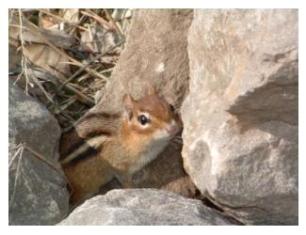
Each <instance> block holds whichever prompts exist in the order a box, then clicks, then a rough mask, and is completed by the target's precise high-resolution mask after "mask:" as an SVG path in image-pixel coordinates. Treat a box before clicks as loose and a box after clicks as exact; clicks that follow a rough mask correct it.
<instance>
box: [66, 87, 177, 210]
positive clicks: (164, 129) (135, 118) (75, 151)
mask: <svg viewBox="0 0 306 235" xmlns="http://www.w3.org/2000/svg"><path fill="white" fill-rule="evenodd" d="M122 103H123V111H122V112H121V113H116V114H106V113H99V112H89V113H87V114H86V115H84V117H83V118H82V119H80V121H79V122H78V123H77V124H76V125H75V127H74V129H73V130H71V131H69V132H68V133H65V134H64V135H63V136H62V140H61V144H60V153H61V158H60V161H61V164H62V166H63V169H64V172H65V175H66V176H67V178H68V181H69V184H70V187H71V202H72V204H78V203H80V202H82V201H83V200H84V199H86V198H88V197H90V196H91V195H93V194H95V193H97V192H98V191H99V188H100V187H101V186H103V185H105V184H106V183H108V182H109V181H110V180H112V179H113V178H117V180H119V181H120V183H122V185H124V186H131V185H129V184H130V179H131V176H132V175H133V174H134V173H135V172H137V171H139V170H140V169H142V168H143V167H144V166H146V165H147V164H148V163H150V162H151V161H152V160H154V159H155V158H156V157H157V156H158V154H159V153H160V152H162V150H163V149H164V148H165V147H166V146H167V144H168V143H169V142H170V140H171V139H172V138H173V137H174V136H175V135H176V134H177V133H178V132H179V131H180V130H181V128H182V123H181V120H180V118H179V115H178V114H177V113H176V112H175V110H174V108H173V107H172V106H171V105H170V104H168V103H167V102H166V100H165V99H164V98H163V97H161V96H159V95H158V94H157V93H156V92H155V91H153V92H152V91H151V92H150V93H149V94H147V95H145V96H144V97H143V98H141V99H139V100H134V99H133V98H132V97H131V96H130V95H125V96H124V97H123V100H122Z"/></svg>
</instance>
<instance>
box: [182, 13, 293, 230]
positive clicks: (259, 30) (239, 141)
mask: <svg viewBox="0 0 306 235" xmlns="http://www.w3.org/2000/svg"><path fill="white" fill-rule="evenodd" d="M188 42H189V44H188V53H189V58H190V86H189V87H190V93H189V95H188V96H187V98H186V100H185V101H184V103H183V107H182V116H183V117H182V118H183V122H184V132H183V140H184V146H183V159H184V167H185V169H186V170H187V172H188V173H189V175H190V176H191V178H192V179H193V181H194V183H195V184H196V186H197V187H198V188H199V189H200V190H201V192H202V194H204V195H207V196H208V197H210V198H211V199H212V200H214V201H215V203H217V204H219V206H221V207H223V208H224V209H225V210H226V211H227V212H228V213H230V214H232V215H234V216H235V217H237V218H239V220H241V221H243V222H244V223H250V224H297V223H298V175H297V174H298V126H297V125H298V112H297V110H298V102H297V101H298V12H297V10H195V13H194V20H193V23H192V26H191V27H190V31H189V38H188Z"/></svg>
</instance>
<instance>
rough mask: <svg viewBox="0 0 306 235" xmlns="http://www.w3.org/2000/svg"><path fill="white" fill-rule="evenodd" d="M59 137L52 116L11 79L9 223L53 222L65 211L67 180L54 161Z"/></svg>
mask: <svg viewBox="0 0 306 235" xmlns="http://www.w3.org/2000/svg"><path fill="white" fill-rule="evenodd" d="M59 137H60V128H59V126H58V124H57V122H56V120H55V118H54V117H52V116H51V115H50V114H49V112H48V111H47V110H46V108H44V107H43V106H42V105H41V104H39V103H38V102H37V101H35V100H34V99H33V98H31V97H29V96H26V95H25V94H24V92H23V91H22V90H20V89H19V88H18V87H16V86H15V85H13V83H12V82H10V85H9V164H10V165H9V224H11V225H38V224H55V223H57V222H59V221H60V220H61V219H62V218H63V217H64V216H65V215H66V214H67V213H68V199H69V195H68V192H67V190H66V182H65V179H64V177H63V173H62V172H61V170H60V169H59V165H58V164H57V162H56V160H57V158H58V152H57V142H58V139H59ZM41 158H43V159H45V160H42V159H41Z"/></svg>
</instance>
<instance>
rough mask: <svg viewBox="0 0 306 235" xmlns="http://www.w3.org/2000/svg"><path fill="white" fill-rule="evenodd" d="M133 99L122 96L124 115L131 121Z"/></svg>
mask: <svg viewBox="0 0 306 235" xmlns="http://www.w3.org/2000/svg"><path fill="white" fill-rule="evenodd" d="M134 102H135V101H134V99H133V98H132V96H130V95H127V94H125V95H124V96H123V107H124V115H125V116H126V117H127V118H128V119H129V120H131V119H132V117H133V109H134Z"/></svg>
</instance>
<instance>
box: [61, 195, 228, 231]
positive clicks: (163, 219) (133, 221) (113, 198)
mask: <svg viewBox="0 0 306 235" xmlns="http://www.w3.org/2000/svg"><path fill="white" fill-rule="evenodd" d="M230 224H233V222H231V221H230V219H228V218H226V217H225V216H223V215H222V214H221V213H219V212H216V211H214V210H213V209H211V208H208V207H206V206H204V205H203V204H202V203H201V201H199V200H194V199H186V198H184V197H182V196H179V195H177V194H174V193H170V192H166V191H162V190H156V189H125V190H112V191H110V192H108V193H107V194H106V195H104V196H96V197H94V198H92V199H89V200H87V201H86V202H85V203H84V204H82V205H81V206H79V207H78V208H76V209H75V210H74V211H73V212H72V213H71V214H70V215H69V216H68V217H67V218H66V219H65V220H63V221H62V222H61V223H60V225H230Z"/></svg>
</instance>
